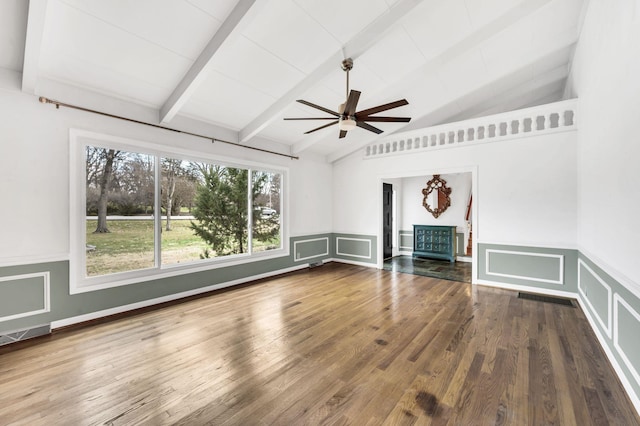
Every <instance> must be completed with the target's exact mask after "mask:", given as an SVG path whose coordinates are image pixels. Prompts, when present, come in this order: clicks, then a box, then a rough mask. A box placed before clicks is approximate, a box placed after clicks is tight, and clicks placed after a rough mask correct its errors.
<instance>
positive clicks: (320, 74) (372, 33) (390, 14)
mask: <svg viewBox="0 0 640 426" xmlns="http://www.w3.org/2000/svg"><path fill="white" fill-rule="evenodd" d="M438 1H444V0H438ZM420 3H421V0H399V1H398V2H397V3H396V4H394V5H393V6H392V7H391V8H390V9H389V10H388V11H387V12H385V13H384V14H383V15H381V16H380V17H378V18H377V19H376V20H375V21H373V22H372V23H371V24H369V25H368V26H367V27H366V28H365V29H364V30H362V31H361V32H359V33H358V34H357V35H355V36H354V37H353V38H352V39H351V40H349V41H348V42H347V43H346V44H345V45H344V47H343V49H342V50H341V51H338V52H336V53H335V54H333V55H331V57H330V58H328V59H327V60H326V61H324V62H323V63H322V65H320V66H319V67H317V68H316V69H315V70H313V72H311V73H310V74H308V75H307V76H306V77H305V78H304V79H303V80H302V81H301V82H300V83H298V84H297V85H296V86H295V87H294V88H293V89H291V90H289V91H288V92H287V93H285V94H284V95H283V96H282V97H280V98H279V99H278V100H277V101H276V102H275V103H274V104H273V105H271V106H270V107H269V108H267V109H266V110H265V111H264V112H263V113H262V114H260V115H259V116H258V117H256V118H255V119H254V120H252V121H251V123H249V124H247V125H246V126H245V127H244V128H243V129H241V130H240V136H239V137H240V142H241V143H243V142H247V141H248V140H249V139H251V138H253V137H254V136H256V135H257V134H258V133H259V132H260V131H262V130H263V129H264V128H265V127H267V126H268V125H269V124H270V123H271V122H273V120H275V119H276V118H277V117H278V116H279V115H280V114H282V112H283V111H284V110H285V109H287V108H288V107H289V106H290V105H291V103H292V102H295V101H296V99H299V98H300V96H302V94H303V93H304V92H306V91H307V90H308V89H310V88H311V87H313V86H314V85H316V84H318V83H319V82H321V81H322V80H323V79H324V78H326V77H327V75H328V74H329V73H330V72H331V71H333V70H335V69H336V67H338V66H340V63H341V62H342V60H343V59H345V58H354V59H355V58H357V57H358V56H360V55H362V54H363V53H364V52H366V51H367V50H368V49H369V48H370V47H371V46H373V45H374V44H375V43H376V42H377V41H378V40H380V39H381V38H382V36H384V35H385V34H386V33H387V32H388V31H389V30H390V29H391V28H393V26H394V25H395V24H396V23H397V22H398V21H399V20H400V19H401V18H402V17H403V16H405V15H406V14H408V13H409V12H411V11H412V10H413V9H414V8H415V7H416V6H418V5H419V4H420Z"/></svg>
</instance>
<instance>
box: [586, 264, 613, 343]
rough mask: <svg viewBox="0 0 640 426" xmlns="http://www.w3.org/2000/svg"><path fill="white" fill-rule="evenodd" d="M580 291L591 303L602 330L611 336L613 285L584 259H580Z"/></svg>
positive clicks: (590, 306)
mask: <svg viewBox="0 0 640 426" xmlns="http://www.w3.org/2000/svg"><path fill="white" fill-rule="evenodd" d="M578 291H579V292H580V294H581V295H582V297H583V299H584V301H585V302H587V304H588V305H589V308H590V309H591V312H592V313H594V314H595V315H596V319H597V320H598V322H599V323H600V326H601V327H602V331H604V332H605V334H606V335H607V337H609V338H611V327H612V325H611V315H612V314H611V310H612V309H613V305H612V303H613V302H612V301H613V293H612V291H611V286H609V284H607V283H606V282H605V281H604V280H603V279H602V278H600V276H599V275H598V274H597V273H596V272H594V271H593V269H592V268H591V267H590V266H589V265H587V264H586V263H585V262H584V261H583V260H582V259H578Z"/></svg>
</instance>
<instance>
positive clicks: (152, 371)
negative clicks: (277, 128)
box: [0, 264, 640, 426]
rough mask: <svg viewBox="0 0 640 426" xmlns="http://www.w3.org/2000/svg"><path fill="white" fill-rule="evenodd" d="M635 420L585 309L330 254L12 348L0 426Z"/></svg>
mask: <svg viewBox="0 0 640 426" xmlns="http://www.w3.org/2000/svg"><path fill="white" fill-rule="evenodd" d="M13 424H16V425H30V426H31V425H137V424H144V425H165V424H177V425H200V424H212V425H227V424H228V425H270V424H276V425H298V424H309V425H320V424H336V425H346V424H353V425H379V424H393V425H396V424H398V425H405V424H406V425H410V424H424V425H427V424H433V425H547V424H549V425H550V424H554V425H606V424H610V425H638V424H640V419H639V417H638V415H637V414H636V412H635V411H634V409H633V406H632V404H631V402H630V401H629V399H628V397H627V396H626V394H625V393H624V391H623V388H622V386H621V384H620V383H619V381H618V379H617V378H616V376H615V374H614V372H613V369H612V368H611V366H610V364H609V363H608V361H607V360H606V358H605V355H604V353H603V351H602V349H601V348H600V347H599V345H598V343H597V341H596V338H595V336H594V334H593V332H592V330H591V329H590V327H589V325H588V323H587V321H586V319H585V317H584V314H583V313H582V312H581V310H580V309H579V308H572V307H567V306H560V305H554V304H548V303H542V302H537V301H530V300H521V299H518V298H517V294H516V293H515V292H512V291H507V290H500V289H494V288H488V287H482V286H475V287H474V286H471V285H470V284H464V283H457V282H452V281H445V280H438V279H433V278H427V277H421V276H415V275H408V274H402V273H395V272H389V271H380V270H375V269H370V268H363V267H359V266H351V265H340V264H328V265H325V266H322V267H320V268H314V269H311V270H305V271H300V272H296V273H291V274H288V275H284V276H281V277H277V278H274V279H271V280H264V281H261V282H259V283H256V284H254V285H251V286H244V287H241V288H235V289H231V290H228V291H224V292H219V293H216V294H213V295H210V296H207V297H202V298H198V299H195V300H189V301H187V302H185V303H181V304H177V305H174V306H170V307H164V308H162V309H158V310H154V311H150V312H145V313H141V314H138V315H135V316H130V317H127V318H122V319H118V320H114V321H111V322H108V323H104V324H99V325H93V326H90V327H86V328H82V329H79V330H70V331H65V332H60V333H57V334H54V335H53V336H51V337H47V338H41V339H38V340H35V341H32V342H30V343H24V344H20V345H19V346H14V347H4V348H0V425H13Z"/></svg>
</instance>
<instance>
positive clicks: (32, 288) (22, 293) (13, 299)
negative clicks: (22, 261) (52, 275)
mask: <svg viewBox="0 0 640 426" xmlns="http://www.w3.org/2000/svg"><path fill="white" fill-rule="evenodd" d="M48 310H49V274H48V273H34V274H22V275H13V276H11V275H9V276H5V277H2V278H0V321H2V320H5V321H6V320H8V319H11V318H21V317H25V316H31V315H36V314H38V313H43V312H47V311H48Z"/></svg>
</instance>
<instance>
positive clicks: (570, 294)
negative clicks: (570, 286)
mask: <svg viewBox="0 0 640 426" xmlns="http://www.w3.org/2000/svg"><path fill="white" fill-rule="evenodd" d="M474 284H477V285H484V286H487V287H497V288H504V289H506V290H516V291H526V292H529V293H537V294H546V295H549V296H558V297H568V298H570V299H577V298H578V293H573V292H571V291H563V290H551V289H546V288H540V287H531V286H528V285H518V284H505V283H500V282H494V281H488V280H478V281H476V282H475V283H474Z"/></svg>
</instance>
